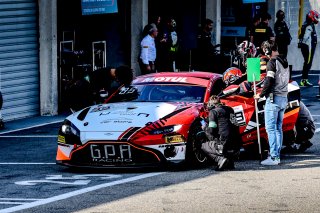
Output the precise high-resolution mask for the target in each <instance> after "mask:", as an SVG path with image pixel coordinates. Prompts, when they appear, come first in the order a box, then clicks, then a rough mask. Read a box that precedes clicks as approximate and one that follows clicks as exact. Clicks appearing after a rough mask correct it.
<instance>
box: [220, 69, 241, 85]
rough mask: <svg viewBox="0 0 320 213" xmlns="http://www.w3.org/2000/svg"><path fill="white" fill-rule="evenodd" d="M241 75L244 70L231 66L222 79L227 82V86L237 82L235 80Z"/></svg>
mask: <svg viewBox="0 0 320 213" xmlns="http://www.w3.org/2000/svg"><path fill="white" fill-rule="evenodd" d="M241 77H242V72H241V70H240V69H239V68H237V67H230V68H229V69H227V70H226V71H225V72H224V73H223V74H222V80H223V82H224V83H225V84H226V86H229V85H230V84H233V83H235V81H236V80H238V79H239V78H241Z"/></svg>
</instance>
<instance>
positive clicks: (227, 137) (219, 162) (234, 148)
mask: <svg viewBox="0 0 320 213" xmlns="http://www.w3.org/2000/svg"><path fill="white" fill-rule="evenodd" d="M208 109H209V110H210V111H209V121H208V124H207V125H206V126H205V127H203V128H204V131H205V133H206V136H207V138H208V140H209V141H208V142H205V143H203V144H202V146H201V149H202V150H203V151H204V152H205V153H206V154H207V155H208V156H209V157H210V158H211V159H212V160H213V161H214V162H216V167H215V170H216V171H221V170H225V169H234V156H235V154H236V153H237V152H238V150H239V146H238V144H237V143H236V140H235V137H234V136H235V135H237V134H236V132H237V131H236V129H235V126H234V125H233V124H232V122H231V119H232V118H233V117H234V116H233V115H234V111H233V109H232V108H231V107H229V106H226V105H224V104H222V103H221V102H220V98H219V97H218V96H215V95H213V96H211V97H210V100H209V102H208ZM238 141H240V140H239V139H238Z"/></svg>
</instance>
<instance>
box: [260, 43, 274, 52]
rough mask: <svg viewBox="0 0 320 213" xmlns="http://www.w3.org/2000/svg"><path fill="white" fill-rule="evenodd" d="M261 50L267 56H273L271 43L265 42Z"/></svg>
mask: <svg viewBox="0 0 320 213" xmlns="http://www.w3.org/2000/svg"><path fill="white" fill-rule="evenodd" d="M261 50H262V52H264V54H265V55H271V53H272V50H271V44H270V42H269V41H264V42H262V44H261Z"/></svg>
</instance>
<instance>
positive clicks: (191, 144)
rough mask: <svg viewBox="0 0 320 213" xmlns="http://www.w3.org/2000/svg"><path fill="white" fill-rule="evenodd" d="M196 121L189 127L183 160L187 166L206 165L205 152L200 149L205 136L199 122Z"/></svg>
mask: <svg viewBox="0 0 320 213" xmlns="http://www.w3.org/2000/svg"><path fill="white" fill-rule="evenodd" d="M198 123H199V124H196V123H194V124H193V125H191V127H190V132H189V136H188V141H187V150H186V161H185V163H186V166H187V167H188V168H194V167H202V166H206V165H207V162H208V158H207V156H206V154H205V153H204V152H203V151H202V149H201V145H202V143H204V142H206V141H207V137H206V135H205V132H204V131H203V130H202V128H201V126H200V122H198Z"/></svg>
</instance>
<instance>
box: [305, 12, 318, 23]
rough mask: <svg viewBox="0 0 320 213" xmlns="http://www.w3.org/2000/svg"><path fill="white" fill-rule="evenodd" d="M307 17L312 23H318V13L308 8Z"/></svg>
mask: <svg viewBox="0 0 320 213" xmlns="http://www.w3.org/2000/svg"><path fill="white" fill-rule="evenodd" d="M307 19H309V20H310V21H312V22H313V23H314V24H318V22H319V13H318V12H317V11H315V10H310V11H309V13H308V14H307Z"/></svg>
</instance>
